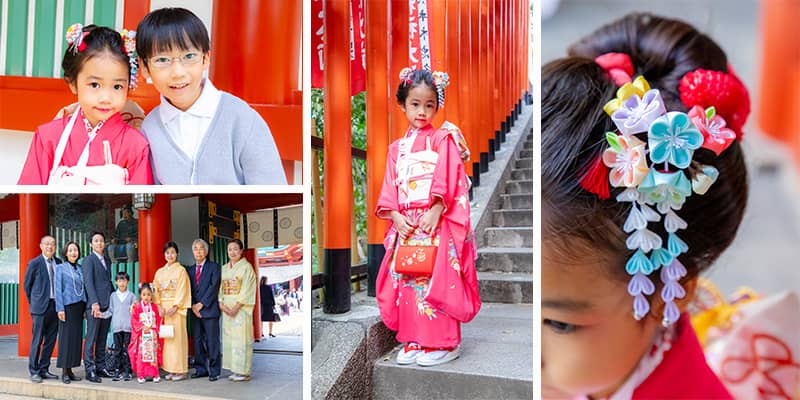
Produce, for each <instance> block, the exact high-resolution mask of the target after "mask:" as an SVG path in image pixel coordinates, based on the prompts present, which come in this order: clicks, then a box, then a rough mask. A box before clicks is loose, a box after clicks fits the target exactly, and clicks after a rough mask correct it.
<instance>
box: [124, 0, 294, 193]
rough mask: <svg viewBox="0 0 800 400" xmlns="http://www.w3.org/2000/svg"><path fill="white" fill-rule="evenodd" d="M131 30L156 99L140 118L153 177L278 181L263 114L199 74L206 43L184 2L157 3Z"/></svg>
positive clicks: (175, 181) (172, 181)
mask: <svg viewBox="0 0 800 400" xmlns="http://www.w3.org/2000/svg"><path fill="white" fill-rule="evenodd" d="M137 30H138V39H137V43H136V50H137V51H138V53H139V56H140V57H141V59H142V63H143V67H144V68H143V71H144V74H145V76H146V77H148V78H150V79H151V80H152V81H153V86H154V87H155V88H156V90H158V92H159V93H160V94H161V104H160V105H159V106H157V107H156V108H155V109H153V111H151V112H150V114H148V115H147V117H145V119H144V122H143V123H142V132H143V133H144V134H145V136H147V140H148V141H149V142H150V148H151V152H152V167H153V173H154V174H155V176H154V179H155V181H156V183H160V184H169V185H186V184H203V185H225V184H229V185H230V184H234V185H235V184H248V185H252V184H274V185H285V184H286V176H285V174H284V171H283V166H282V164H281V159H280V156H279V154H278V149H277V147H276V146H275V141H274V140H273V138H272V133H271V132H270V130H269V127H268V126H267V124H266V122H264V120H263V119H262V118H261V116H259V115H258V113H257V112H256V111H255V110H253V109H252V108H251V107H250V106H249V105H248V104H247V103H245V102H244V101H242V100H241V99H239V98H238V97H236V96H234V95H232V94H229V93H226V92H223V91H220V90H218V89H217V88H216V87H214V85H213V84H212V83H211V80H210V79H209V78H207V77H204V73H205V72H206V71H207V70H208V67H209V63H210V60H211V53H210V51H211V47H210V46H211V45H210V42H209V36H208V31H207V30H206V27H205V25H203V22H202V21H201V20H200V19H199V18H198V17H197V16H196V15H194V14H193V13H192V12H191V11H189V10H186V9H183V8H162V9H158V10H155V11H152V12H150V13H149V14H147V15H146V16H145V17H144V19H143V20H142V21H141V22H140V23H139V26H138V28H137ZM230 45H231V46H239V45H245V44H244V43H231V44H230ZM265 79H268V78H265Z"/></svg>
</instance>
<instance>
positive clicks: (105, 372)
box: [97, 368, 116, 378]
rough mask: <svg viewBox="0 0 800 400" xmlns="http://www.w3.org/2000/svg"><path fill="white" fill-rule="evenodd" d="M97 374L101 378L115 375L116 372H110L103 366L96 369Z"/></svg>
mask: <svg viewBox="0 0 800 400" xmlns="http://www.w3.org/2000/svg"><path fill="white" fill-rule="evenodd" d="M97 376H99V377H101V378H113V377H114V376H116V374H114V373H113V372H110V371H109V370H107V369H105V368H103V369H99V370H97Z"/></svg>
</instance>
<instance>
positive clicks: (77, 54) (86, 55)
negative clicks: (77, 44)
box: [61, 25, 131, 84]
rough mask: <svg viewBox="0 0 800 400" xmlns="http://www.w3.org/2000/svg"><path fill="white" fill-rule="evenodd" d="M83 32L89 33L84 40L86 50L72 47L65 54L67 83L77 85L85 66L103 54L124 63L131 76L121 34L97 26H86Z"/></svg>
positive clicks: (64, 68)
mask: <svg viewBox="0 0 800 400" xmlns="http://www.w3.org/2000/svg"><path fill="white" fill-rule="evenodd" d="M83 32H88V34H87V35H86V36H85V37H84V38H83V43H85V44H86V48H85V49H84V50H83V51H77V50H76V49H74V48H73V47H72V46H68V47H67V51H65V52H64V59H62V60H61V69H63V70H64V80H66V81H67V83H69V84H72V83H75V81H77V80H78V73H79V72H81V68H83V64H84V63H86V61H88V60H89V59H90V58H92V57H96V56H98V55H100V54H102V53H108V54H110V55H111V56H112V57H113V58H114V59H115V60H117V61H119V62H121V63H124V64H125V66H126V67H127V68H128V75H130V72H131V65H130V59H128V55H127V54H126V53H125V50H124V49H123V45H124V43H123V41H122V37H121V36H120V35H119V32H117V31H115V30H113V29H110V28H106V27H104V26H97V25H88V26H85V27H83Z"/></svg>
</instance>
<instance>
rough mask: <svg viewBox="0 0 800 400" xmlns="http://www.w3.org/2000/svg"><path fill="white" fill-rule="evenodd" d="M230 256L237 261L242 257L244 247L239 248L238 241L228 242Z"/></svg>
mask: <svg viewBox="0 0 800 400" xmlns="http://www.w3.org/2000/svg"><path fill="white" fill-rule="evenodd" d="M228 257H229V258H230V259H231V261H233V262H234V263H236V261H239V259H240V258H242V249H241V248H239V245H238V244H236V243H228Z"/></svg>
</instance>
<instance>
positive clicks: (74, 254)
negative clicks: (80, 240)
mask: <svg viewBox="0 0 800 400" xmlns="http://www.w3.org/2000/svg"><path fill="white" fill-rule="evenodd" d="M79 254H80V251H78V245H76V244H75V243H70V244H69V246H67V261H69V262H71V263H73V264H75V263H76V262H78V255H79Z"/></svg>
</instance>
